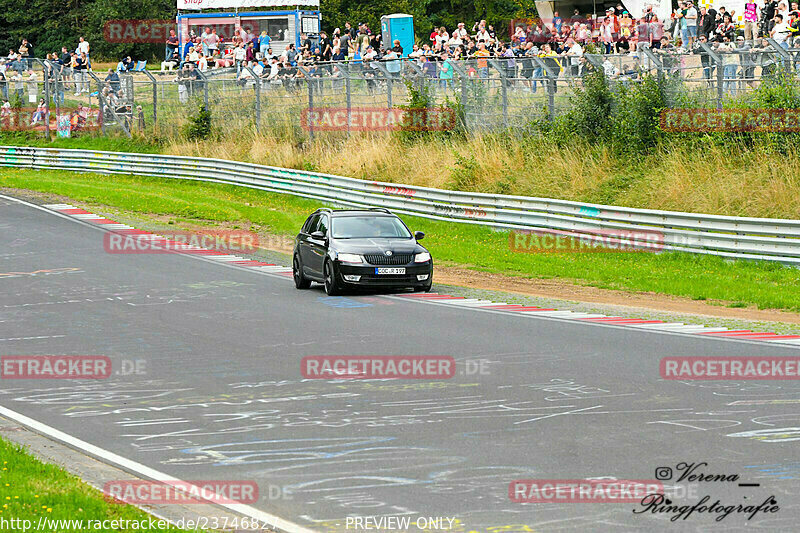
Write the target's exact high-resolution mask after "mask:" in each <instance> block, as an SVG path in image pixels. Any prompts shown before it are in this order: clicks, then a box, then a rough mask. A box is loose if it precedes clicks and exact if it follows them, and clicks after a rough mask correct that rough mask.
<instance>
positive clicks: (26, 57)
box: [19, 39, 33, 69]
mask: <svg viewBox="0 0 800 533" xmlns="http://www.w3.org/2000/svg"><path fill="white" fill-rule="evenodd" d="M19 55H20V58H21V60H22V62H23V63H24V64H25V68H26V69H28V68H31V58H32V57H33V45H32V44H31V43H29V42H28V39H22V44H20V45H19Z"/></svg>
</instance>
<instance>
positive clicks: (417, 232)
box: [414, 231, 425, 241]
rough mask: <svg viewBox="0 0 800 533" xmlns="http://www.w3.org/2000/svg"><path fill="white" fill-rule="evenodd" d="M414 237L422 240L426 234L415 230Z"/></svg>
mask: <svg viewBox="0 0 800 533" xmlns="http://www.w3.org/2000/svg"><path fill="white" fill-rule="evenodd" d="M414 238H415V239H417V240H418V241H421V240H422V239H424V238H425V234H424V233H422V232H421V231H415V232H414Z"/></svg>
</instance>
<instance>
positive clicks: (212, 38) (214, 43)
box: [206, 28, 222, 56]
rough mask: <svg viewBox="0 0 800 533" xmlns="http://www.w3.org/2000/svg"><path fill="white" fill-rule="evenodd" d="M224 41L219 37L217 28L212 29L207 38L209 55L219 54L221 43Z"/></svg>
mask: <svg viewBox="0 0 800 533" xmlns="http://www.w3.org/2000/svg"><path fill="white" fill-rule="evenodd" d="M220 41H222V39H220V38H219V35H217V28H211V33H210V34H208V36H207V37H206V44H207V45H208V55H210V56H213V55H214V54H216V53H217V52H219V43H220Z"/></svg>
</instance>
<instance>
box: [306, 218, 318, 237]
mask: <svg viewBox="0 0 800 533" xmlns="http://www.w3.org/2000/svg"><path fill="white" fill-rule="evenodd" d="M318 222H319V215H311V216H310V217H308V220H307V221H306V223H305V225H304V226H303V233H307V234H308V235H311V234H312V233H314V228H315V227H316V226H317V223H318Z"/></svg>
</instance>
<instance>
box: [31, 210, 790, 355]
mask: <svg viewBox="0 0 800 533" xmlns="http://www.w3.org/2000/svg"><path fill="white" fill-rule="evenodd" d="M42 207H45V208H48V209H51V210H53V211H57V212H59V213H62V214H65V215H68V216H71V217H74V218H76V219H78V220H82V221H84V222H89V223H92V224H96V225H98V226H102V227H103V228H105V229H108V230H112V231H114V232H115V233H121V234H123V235H124V234H127V235H152V238H153V240H154V242H156V243H159V244H166V245H169V246H170V247H171V248H172V249H174V250H175V253H185V254H191V255H195V256H199V257H202V258H204V259H210V260H212V261H217V262H219V263H222V264H228V265H235V266H237V267H245V268H248V269H252V270H256V271H259V272H266V273H270V274H278V275H280V276H283V277H286V278H291V277H292V269H291V267H284V266H280V265H275V264H272V263H264V262H262V261H255V260H252V259H247V258H244V257H240V256H237V255H229V254H225V253H222V252H217V251H214V250H208V249H206V248H201V247H199V246H193V245H187V244H183V243H180V242H178V241H173V240H170V239H167V238H165V237H161V236H159V235H158V234H157V233H154V232H149V231H144V230H140V229H136V228H134V227H133V226H128V225H127V224H120V223H118V222H115V221H114V220H110V219H107V218H105V217H102V216H100V215H95V214H94V213H90V212H88V211H85V210H83V209H80V208H78V207H75V206H73V205H69V204H48V205H43V206H42ZM392 297H393V298H405V299H411V300H416V301H421V302H431V303H437V304H443V305H448V306H453V307H468V308H473V309H482V310H487V311H503V312H511V313H521V314H525V315H526V316H532V317H548V318H558V319H566V320H580V321H582V322H587V323H593V324H603V325H611V326H624V327H629V328H638V329H641V330H646V331H658V332H665V333H683V334H693V335H704V336H708V337H722V338H729V339H731V338H735V339H739V340H748V341H762V342H769V343H773V344H785V345H795V346H799V347H800V335H779V334H777V333H770V332H759V331H751V330H749V329H743V330H730V329H728V328H725V327H708V326H703V325H698V324H684V323H683V322H664V321H663V320H647V319H641V318H626V317H621V316H607V315H602V314H597V313H581V312H578V311H559V310H557V309H552V308H544V307H537V306H530V305H517V304H509V303H505V302H493V301H491V300H481V299H478V298H465V297H463V296H450V295H447V294H438V293H435V292H430V293H414V294H398V295H393V296H392Z"/></svg>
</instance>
